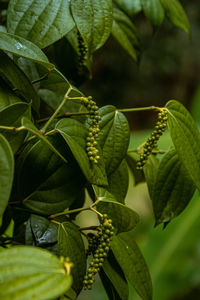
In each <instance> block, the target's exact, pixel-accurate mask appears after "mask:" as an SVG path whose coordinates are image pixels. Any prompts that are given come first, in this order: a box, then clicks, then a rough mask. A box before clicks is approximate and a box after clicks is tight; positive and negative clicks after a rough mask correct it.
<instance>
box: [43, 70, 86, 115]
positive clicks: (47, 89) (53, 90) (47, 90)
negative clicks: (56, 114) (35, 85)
mask: <svg viewBox="0 0 200 300" xmlns="http://www.w3.org/2000/svg"><path fill="white" fill-rule="evenodd" d="M42 76H44V74H43V73H42V74H41V77H42ZM70 87H71V88H72V91H71V92H70V97H80V96H83V94H82V93H81V92H80V91H79V90H78V89H77V88H75V87H73V86H72V85H71V84H70V83H69V81H68V80H67V79H66V78H65V76H64V75H63V74H62V73H60V72H59V71H58V70H57V69H54V70H52V71H51V72H50V73H49V75H48V78H47V79H46V80H43V81H41V82H40V89H39V91H38V94H39V95H40V97H41V99H42V100H43V101H45V102H46V103H47V104H48V105H49V106H50V107H51V108H52V109H53V110H56V108H57V107H58V105H59V104H60V102H61V101H62V100H63V97H64V95H65V93H66V92H67V91H68V89H69V88H70ZM72 107H74V108H75V111H76V112H77V111H79V110H80V107H81V109H83V111H84V106H83V105H80V103H73V102H72V101H67V102H66V103H65V105H64V106H63V108H62V109H61V110H60V113H64V112H66V111H69V112H71V110H72Z"/></svg>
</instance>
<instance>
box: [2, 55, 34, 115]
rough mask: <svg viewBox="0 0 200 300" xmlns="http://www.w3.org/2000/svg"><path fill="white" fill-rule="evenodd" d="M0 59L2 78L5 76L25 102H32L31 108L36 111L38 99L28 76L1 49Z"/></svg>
mask: <svg viewBox="0 0 200 300" xmlns="http://www.w3.org/2000/svg"><path fill="white" fill-rule="evenodd" d="M0 60H1V65H0V73H2V74H3V78H6V79H7V80H8V81H9V82H10V84H11V85H12V87H13V88H14V89H16V91H17V93H18V94H19V96H21V97H22V98H23V99H24V100H25V101H26V102H29V103H30V102H32V106H33V109H34V110H35V111H36V112H38V110H39V106H40V99H39V97H38V95H37V93H36V90H35V89H34V87H33V85H32V84H31V82H30V80H29V79H28V77H27V76H26V75H25V74H24V72H23V71H22V70H21V69H20V68H19V67H18V66H17V65H16V64H15V63H14V61H13V60H12V59H11V58H10V57H9V56H8V55H6V54H5V53H4V52H3V51H0Z"/></svg>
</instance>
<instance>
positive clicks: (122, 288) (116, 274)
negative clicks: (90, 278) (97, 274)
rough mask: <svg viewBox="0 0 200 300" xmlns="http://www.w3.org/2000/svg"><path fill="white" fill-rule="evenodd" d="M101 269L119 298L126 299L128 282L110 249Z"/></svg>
mask: <svg viewBox="0 0 200 300" xmlns="http://www.w3.org/2000/svg"><path fill="white" fill-rule="evenodd" d="M103 271H104V272H105V274H106V276H107V278H109V280H110V281H111V283H112V285H113V286H114V288H115V289H116V291H117V293H118V295H119V297H120V299H121V300H128V284H127V281H126V278H125V276H124V273H123V272H122V269H121V268H120V266H119V264H118V262H117V260H116V259H115V257H114V255H113V253H112V251H109V253H108V256H107V259H106V260H105V261H104V263H103Z"/></svg>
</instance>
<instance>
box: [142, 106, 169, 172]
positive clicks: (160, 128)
mask: <svg viewBox="0 0 200 300" xmlns="http://www.w3.org/2000/svg"><path fill="white" fill-rule="evenodd" d="M167 119H168V117H167V110H166V109H165V108H163V109H162V110H161V111H160V112H159V113H158V120H157V122H156V125H155V129H154V131H153V132H152V134H151V136H150V137H149V138H148V140H147V141H146V142H145V143H144V145H143V151H142V152H141V153H140V158H139V159H138V160H137V169H139V170H141V169H142V168H143V166H144V165H145V163H146V161H147V159H148V157H149V155H150V154H151V153H152V151H153V149H154V148H155V147H156V146H157V142H158V140H159V139H160V137H161V135H162V134H163V132H164V131H165V129H166V127H167Z"/></svg>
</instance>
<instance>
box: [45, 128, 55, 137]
mask: <svg viewBox="0 0 200 300" xmlns="http://www.w3.org/2000/svg"><path fill="white" fill-rule="evenodd" d="M56 132H57V129H52V130H50V131H48V132H47V133H45V136H46V135H50V134H53V133H56Z"/></svg>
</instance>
